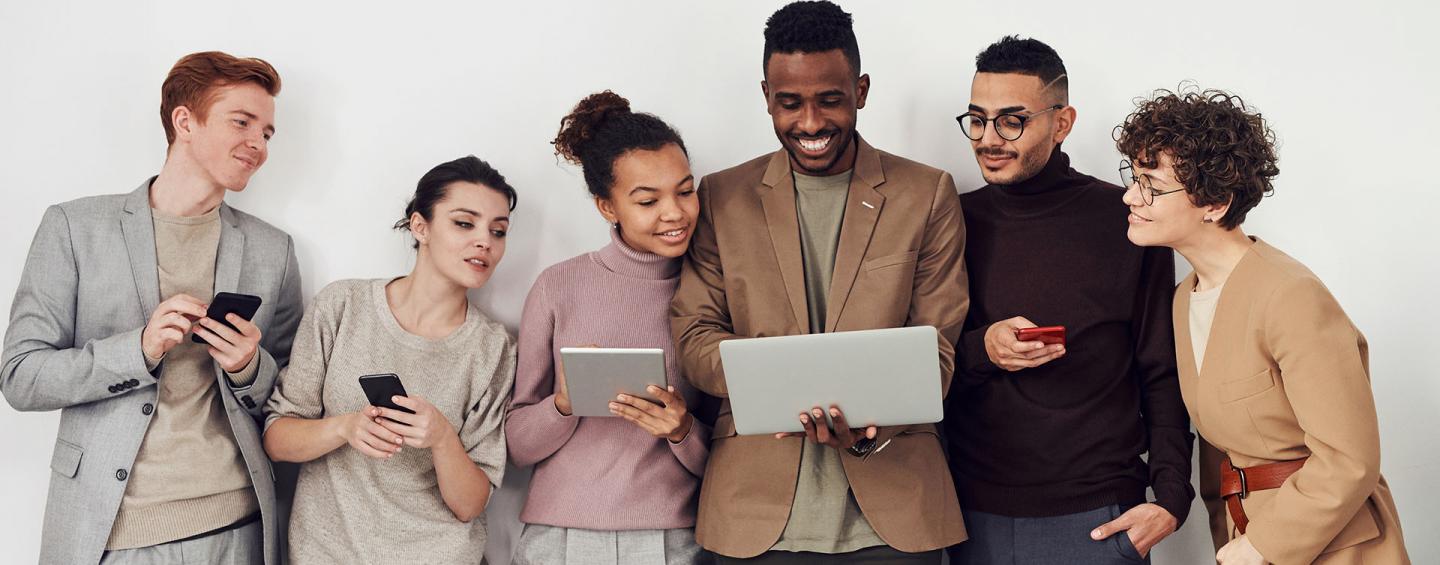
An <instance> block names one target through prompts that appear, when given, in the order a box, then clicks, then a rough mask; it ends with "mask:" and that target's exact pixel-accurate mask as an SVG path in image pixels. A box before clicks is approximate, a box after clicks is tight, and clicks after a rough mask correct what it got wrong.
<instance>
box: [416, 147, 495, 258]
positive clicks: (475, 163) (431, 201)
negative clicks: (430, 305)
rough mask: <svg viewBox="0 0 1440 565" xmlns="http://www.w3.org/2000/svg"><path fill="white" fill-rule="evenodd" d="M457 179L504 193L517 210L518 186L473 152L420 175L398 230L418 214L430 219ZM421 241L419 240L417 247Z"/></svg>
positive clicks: (427, 219)
mask: <svg viewBox="0 0 1440 565" xmlns="http://www.w3.org/2000/svg"><path fill="white" fill-rule="evenodd" d="M457 182H469V183H474V184H478V185H482V186H484V187H486V188H489V189H491V190H494V191H496V192H499V193H500V194H503V195H505V199H506V200H508V201H509V202H510V210H511V211H514V210H515V204H516V202H518V200H519V196H518V195H517V194H516V193H515V188H514V187H512V186H510V184H509V183H507V182H505V176H504V175H501V174H500V171H497V170H495V168H494V167H491V166H490V164H489V163H486V162H484V161H481V160H480V159H479V158H477V157H475V156H474V155H467V156H465V157H461V158H459V159H456V160H454V161H450V162H446V163H441V164H439V165H436V166H435V168H433V169H430V171H429V172H427V173H425V176H423V177H420V182H419V183H416V185H415V195H414V196H412V197H411V198H410V203H409V204H407V205H406V206H405V217H404V218H401V219H400V221H398V222H395V226H394V227H395V229H397V230H409V229H410V218H411V217H412V216H414V215H415V213H417V212H418V213H419V214H420V217H422V218H425V221H427V222H428V221H430V220H432V219H433V218H434V215H435V204H436V203H438V202H440V201H441V200H444V199H445V196H446V194H447V192H446V191H447V190H449V188H450V185H451V184H453V183H457ZM419 246H420V244H419V243H416V244H415V247H417V248H418V247H419Z"/></svg>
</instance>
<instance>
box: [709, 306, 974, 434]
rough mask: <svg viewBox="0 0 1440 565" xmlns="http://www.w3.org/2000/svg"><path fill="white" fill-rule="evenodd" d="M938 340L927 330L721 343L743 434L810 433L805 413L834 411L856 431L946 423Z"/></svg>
mask: <svg viewBox="0 0 1440 565" xmlns="http://www.w3.org/2000/svg"><path fill="white" fill-rule="evenodd" d="M938 339H939V338H938V337H937V333H936V331H935V328H933V327H930V326H919V327H910V328H893V329H883V330H862V331H853V332H836V333H824V334H807V335H793V336H781V337H762V338H753V339H732V340H728V341H724V342H721V343H720V362H721V363H722V365H723V367H724V369H725V384H726V387H727V388H728V389H729V390H730V410H731V412H732V414H733V415H734V417H735V431H736V433H739V434H741V435H750V434H773V433H779V432H799V431H804V428H803V427H801V425H800V420H799V417H800V413H801V412H805V411H807V410H809V409H811V408H812V407H815V406H819V407H821V408H825V409H827V412H828V409H829V407H830V405H832V404H833V405H836V406H839V407H840V409H841V410H842V411H843V412H844V413H845V419H846V420H847V421H848V422H849V423H850V427H852V428H863V427H865V426H872V425H873V426H895V425H904V424H924V423H932V422H939V421H940V419H941V418H943V417H944V415H945V408H944V405H943V403H942V399H941V393H940V351H939V341H938ZM827 418H828V413H827Z"/></svg>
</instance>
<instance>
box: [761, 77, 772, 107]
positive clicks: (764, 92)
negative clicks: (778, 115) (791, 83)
mask: <svg viewBox="0 0 1440 565" xmlns="http://www.w3.org/2000/svg"><path fill="white" fill-rule="evenodd" d="M760 95H761V96H764V97H765V113H767V114H774V113H775V112H773V111H771V109H770V83H769V82H768V81H765V80H763V79H762V80H761V81H760Z"/></svg>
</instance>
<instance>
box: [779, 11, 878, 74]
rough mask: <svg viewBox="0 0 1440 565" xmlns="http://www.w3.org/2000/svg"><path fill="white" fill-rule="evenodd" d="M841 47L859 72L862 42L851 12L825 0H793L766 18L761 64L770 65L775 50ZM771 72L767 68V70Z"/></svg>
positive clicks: (789, 50)
mask: <svg viewBox="0 0 1440 565" xmlns="http://www.w3.org/2000/svg"><path fill="white" fill-rule="evenodd" d="M832 49H839V50H840V52H841V53H844V54H845V60H846V61H847V62H849V63H850V70H851V71H853V72H854V73H855V76H856V77H858V76H860V43H859V42H858V41H857V40H856V39H855V27H854V25H853V21H852V19H851V17H850V14H849V13H847V12H846V11H845V10H842V9H840V6H837V5H835V4H834V3H832V2H828V1H826V0H815V1H805V2H791V3H789V4H786V5H785V7H783V8H780V9H779V10H776V11H775V13H774V14H771V15H770V19H768V20H765V55H764V58H763V59H761V61H760V66H761V68H762V69H765V68H766V67H768V66H769V65H770V56H771V55H773V54H775V53H823V52H825V51H830V50H832ZM765 72H768V71H765Z"/></svg>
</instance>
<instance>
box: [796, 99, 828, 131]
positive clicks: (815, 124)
mask: <svg viewBox="0 0 1440 565" xmlns="http://www.w3.org/2000/svg"><path fill="white" fill-rule="evenodd" d="M824 124H825V120H824V119H822V118H821V117H820V109H819V108H816V107H815V105H814V104H806V105H804V107H803V108H802V109H801V110H800V124H799V125H800V131H802V132H804V133H807V134H813V133H817V132H819V131H820V130H821V129H822V128H824Z"/></svg>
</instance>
